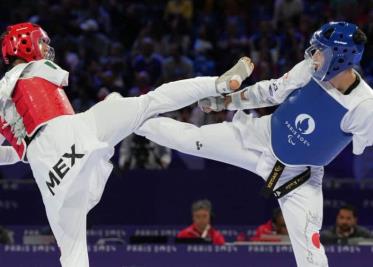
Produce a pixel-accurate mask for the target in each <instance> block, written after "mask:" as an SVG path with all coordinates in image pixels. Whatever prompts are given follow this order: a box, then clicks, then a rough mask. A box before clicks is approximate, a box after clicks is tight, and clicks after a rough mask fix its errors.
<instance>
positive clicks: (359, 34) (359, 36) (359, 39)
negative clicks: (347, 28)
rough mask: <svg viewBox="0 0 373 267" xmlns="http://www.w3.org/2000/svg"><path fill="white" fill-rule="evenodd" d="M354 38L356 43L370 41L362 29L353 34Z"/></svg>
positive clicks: (363, 43)
mask: <svg viewBox="0 0 373 267" xmlns="http://www.w3.org/2000/svg"><path fill="white" fill-rule="evenodd" d="M352 39H353V40H354V42H355V44H362V45H365V44H366V43H367V41H368V38H367V36H366V35H365V33H364V32H363V31H362V30H360V29H357V30H356V32H355V33H354V35H353V36H352Z"/></svg>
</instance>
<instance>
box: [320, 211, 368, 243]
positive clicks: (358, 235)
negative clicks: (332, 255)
mask: <svg viewBox="0 0 373 267" xmlns="http://www.w3.org/2000/svg"><path fill="white" fill-rule="evenodd" d="M357 219H358V218H357V212H356V209H355V207H353V206H351V205H345V206H342V207H341V208H340V209H339V211H338V214H337V218H336V224H335V226H332V227H330V228H329V229H327V230H324V231H322V232H321V236H320V240H321V242H322V243H323V244H324V245H326V244H341V245H346V244H355V243H358V242H359V241H360V240H362V239H366V238H373V236H372V234H371V233H370V232H369V230H368V229H366V228H364V227H362V226H359V225H357Z"/></svg>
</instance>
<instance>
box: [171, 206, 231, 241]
mask: <svg viewBox="0 0 373 267" xmlns="http://www.w3.org/2000/svg"><path fill="white" fill-rule="evenodd" d="M211 213H212V205H211V202H210V201H209V200H207V199H204V200H198V201H196V202H194V203H193V205H192V218H193V224H192V225H190V226H189V227H187V228H185V229H183V230H181V231H180V232H179V233H178V234H177V238H179V239H180V238H201V239H204V240H206V241H208V242H211V243H212V244H214V245H224V243H225V240H224V236H223V235H222V234H221V233H220V232H219V231H218V230H216V229H215V228H214V227H212V225H211Z"/></svg>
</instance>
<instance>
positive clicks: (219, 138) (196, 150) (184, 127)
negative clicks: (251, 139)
mask: <svg viewBox="0 0 373 267" xmlns="http://www.w3.org/2000/svg"><path fill="white" fill-rule="evenodd" d="M135 133H136V134H139V135H142V136H145V137H146V138H147V139H149V140H151V141H153V142H155V143H158V144H160V145H163V146H166V147H170V148H172V149H175V150H178V151H180V152H183V153H186V154H190V155H195V156H199V157H203V158H208V159H213V160H217V161H221V162H225V163H229V164H232V165H235V166H238V167H241V168H244V169H247V170H250V171H251V172H254V173H256V165H257V162H258V160H259V157H260V156H261V152H259V151H255V150H250V149H245V148H243V146H242V142H241V137H240V136H239V133H238V132H237V130H236V129H235V128H234V127H233V125H232V123H228V122H224V123H217V124H209V125H205V126H202V127H197V126H195V125H193V124H189V123H184V122H180V121H176V120H173V119H170V118H166V117H157V118H151V119H149V120H147V121H145V122H144V124H143V125H142V126H141V127H140V128H139V129H138V130H137V131H135Z"/></svg>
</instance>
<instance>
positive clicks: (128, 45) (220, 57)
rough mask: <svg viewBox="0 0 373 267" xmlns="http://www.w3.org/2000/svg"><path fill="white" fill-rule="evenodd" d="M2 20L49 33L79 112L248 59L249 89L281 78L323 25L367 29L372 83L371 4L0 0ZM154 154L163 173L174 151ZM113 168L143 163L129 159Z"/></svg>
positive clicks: (192, 118) (197, 116)
mask: <svg viewBox="0 0 373 267" xmlns="http://www.w3.org/2000/svg"><path fill="white" fill-rule="evenodd" d="M0 15H1V18H2V19H1V22H0V26H1V28H2V29H4V30H5V27H6V26H7V25H9V24H12V23H18V22H21V21H31V22H34V23H37V24H40V25H41V26H42V27H43V28H44V29H45V30H46V31H47V32H48V34H49V36H50V37H51V39H52V42H51V45H52V46H53V47H54V49H55V52H56V62H57V63H58V64H59V65H60V66H61V67H63V68H65V69H66V70H68V71H69V72H70V79H69V83H70V84H69V87H68V89H67V90H66V93H67V94H68V96H69V98H70V100H71V102H72V104H73V107H74V109H75V110H76V111H77V112H79V111H84V110H86V109H88V108H89V107H90V106H92V105H93V104H94V103H96V102H97V101H100V100H102V99H103V98H105V97H106V96H107V95H108V94H109V93H110V92H113V91H117V92H120V93H121V94H122V95H123V96H138V95H141V94H144V93H147V92H148V91H150V90H153V89H154V88H156V87H157V86H159V85H160V84H162V83H165V82H169V81H173V80H177V79H183V78H189V77H194V76H203V75H218V74H221V73H223V72H224V71H225V70H227V69H228V68H230V67H231V66H232V65H233V64H234V63H235V62H236V61H237V60H238V59H239V58H240V57H241V56H244V55H246V56H250V57H251V58H252V60H253V61H254V63H255V65H256V68H255V70H254V72H253V75H252V77H251V78H250V80H251V81H249V82H254V81H259V80H263V79H270V78H277V77H279V76H281V75H282V74H283V73H285V72H286V71H288V70H289V69H290V68H291V67H292V66H293V65H294V64H296V63H297V62H299V61H301V60H302V59H303V55H304V49H305V48H306V47H307V46H308V45H309V43H308V40H309V38H310V36H311V34H312V32H313V31H315V30H316V29H317V28H318V27H319V26H320V25H321V24H323V23H325V22H327V21H329V20H347V21H349V22H354V23H356V24H358V25H359V26H360V27H361V28H362V29H363V30H364V31H365V33H366V34H367V36H368V45H367V47H366V50H365V56H364V58H363V61H362V64H361V67H360V69H359V71H360V72H361V73H362V75H363V76H364V78H365V79H366V80H367V81H368V83H370V85H373V61H372V60H371V59H372V58H373V56H372V53H373V49H372V48H373V47H372V41H371V40H373V1H372V0H329V1H322V0H313V1H311V0H273V1H272V0H261V1H258V0H252V1H245V0H199V1H192V0H168V1H166V0H165V1H159V0H152V1H150V0H140V1H125V0H123V1H119V0H60V1H57V0H35V1H27V0H19V1H17V3H15V2H14V1H10V0H4V1H1V2H0ZM4 71H5V68H4V66H1V69H0V72H1V73H4ZM262 112H263V111H259V114H262ZM264 113H265V111H264ZM123 115H124V116H125V114H123ZM170 116H173V117H174V118H177V119H179V120H181V121H186V122H192V123H194V124H197V125H202V124H207V123H215V122H221V121H224V120H230V118H231V116H232V114H230V113H229V112H220V113H214V114H209V115H206V114H203V113H202V112H199V111H197V108H196V107H193V106H191V107H187V108H184V109H182V110H180V111H177V112H174V113H172V114H170ZM130 138H131V142H126V144H123V148H122V149H121V150H122V151H127V155H128V151H129V149H130V148H131V147H135V148H136V147H138V145H137V144H135V145H132V146H131V143H133V142H134V141H133V140H135V141H139V142H140V146H141V145H144V140H141V139H139V138H133V137H130ZM127 141H128V140H127ZM141 142H142V143H141ZM146 145H148V144H146ZM148 146H150V147H154V146H156V145H153V144H150V145H148ZM154 150H155V151H158V153H160V154H161V155H160V156H157V155H156V159H155V160H154V162H155V163H154V164H153V165H154V166H155V167H154V168H155V169H159V168H164V167H166V166H168V164H169V159H168V158H169V153H170V152H169V151H168V150H164V151H161V152H159V149H157V148H156V149H154ZM134 153H136V152H134ZM153 158H154V155H153ZM119 163H120V166H121V168H131V166H137V165H139V164H137V163H136V162H135V163H134V162H133V159H130V158H128V157H127V158H121V159H119Z"/></svg>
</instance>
